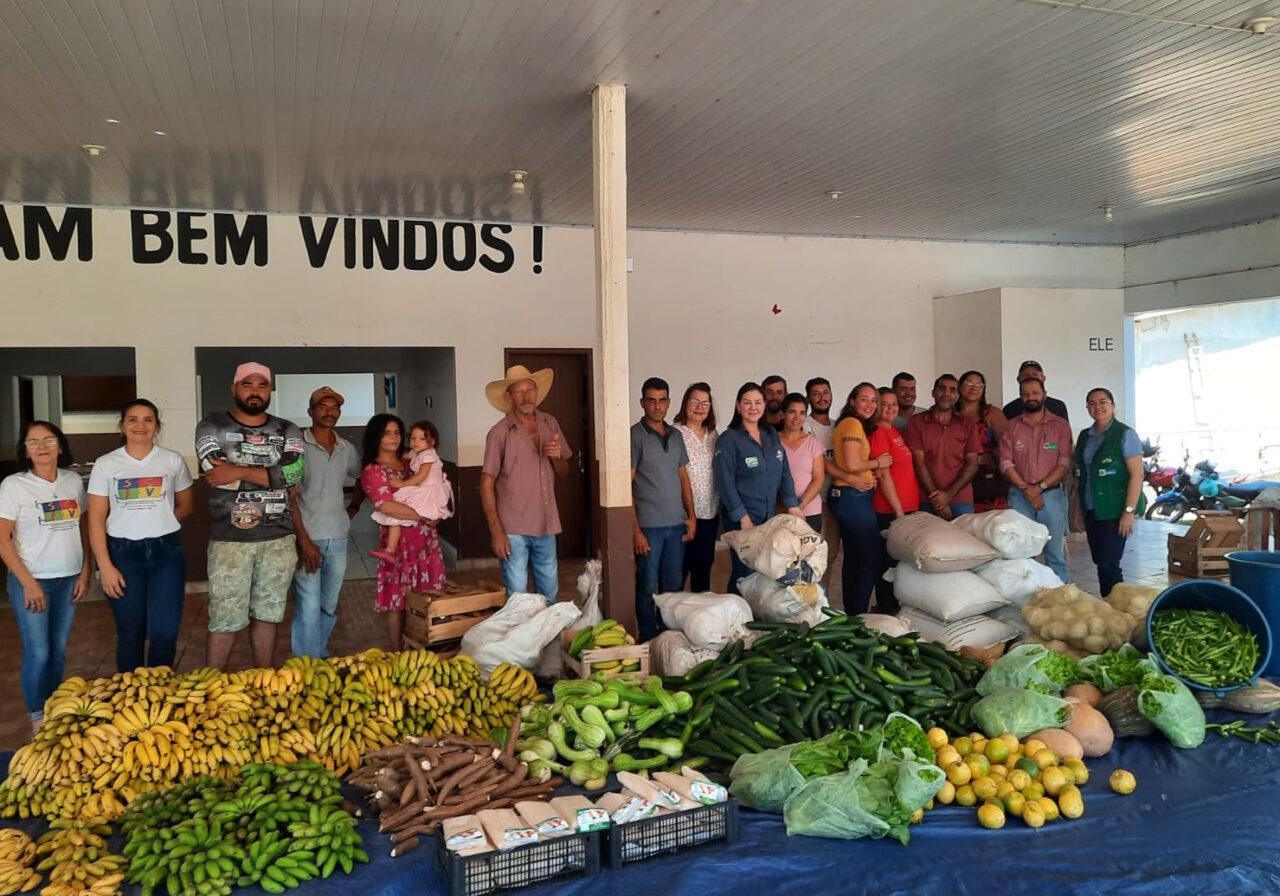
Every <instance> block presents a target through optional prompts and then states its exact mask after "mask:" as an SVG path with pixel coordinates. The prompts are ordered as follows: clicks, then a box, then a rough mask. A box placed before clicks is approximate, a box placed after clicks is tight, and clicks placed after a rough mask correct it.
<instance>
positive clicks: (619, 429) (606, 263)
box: [591, 84, 636, 632]
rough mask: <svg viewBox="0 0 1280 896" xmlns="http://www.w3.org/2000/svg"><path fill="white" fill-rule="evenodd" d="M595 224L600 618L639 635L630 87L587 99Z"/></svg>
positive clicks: (606, 88)
mask: <svg viewBox="0 0 1280 896" xmlns="http://www.w3.org/2000/svg"><path fill="white" fill-rule="evenodd" d="M591 157H592V195H593V206H594V213H593V224H594V227H595V256H596V302H597V304H598V306H599V318H600V351H599V353H598V354H597V355H596V361H595V363H596V370H595V374H596V376H595V381H596V442H597V445H598V446H599V459H600V509H601V514H600V518H601V520H602V521H603V529H604V531H603V532H602V533H601V534H602V541H601V548H602V549H601V559H602V560H603V562H604V599H605V613H606V614H607V615H609V616H610V617H612V618H614V619H617V620H618V621H619V622H621V623H622V624H623V625H625V626H626V627H627V628H628V629H629V630H630V631H632V632H635V630H636V618H635V554H634V552H633V550H632V537H631V536H632V523H631V443H630V435H629V427H630V420H629V418H628V410H629V407H630V404H629V402H628V394H627V393H628V390H629V389H630V371H629V367H630V363H629V357H630V356H629V351H630V349H629V346H628V338H627V327H628V321H627V88H626V85H624V84H597V85H596V87H595V90H593V91H592V94H591Z"/></svg>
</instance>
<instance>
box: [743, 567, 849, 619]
mask: <svg viewBox="0 0 1280 896" xmlns="http://www.w3.org/2000/svg"><path fill="white" fill-rule="evenodd" d="M738 590H739V591H740V592H741V593H742V599H743V600H745V601H746V602H747V604H748V605H749V606H750V607H751V615H752V616H754V617H755V618H756V619H761V620H764V621H766V622H808V623H809V624H810V625H817V624H818V623H820V622H821V621H822V620H823V619H824V618H825V617H824V616H823V615H822V607H825V606H827V605H828V604H827V595H826V592H825V591H823V589H822V585H820V584H819V583H817V582H814V583H813V584H811V585H780V584H778V583H777V582H775V581H774V580H773V579H771V578H769V577H768V576H766V575H765V574H764V573H762V572H756V573H752V574H751V575H749V576H746V577H744V578H741V579H739V580H738Z"/></svg>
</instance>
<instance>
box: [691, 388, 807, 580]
mask: <svg viewBox="0 0 1280 896" xmlns="http://www.w3.org/2000/svg"><path fill="white" fill-rule="evenodd" d="M763 417H764V390H763V389H761V388H760V386H759V385H757V384H756V383H743V385H742V388H740V389H739V390H738V398H737V400H736V402H735V403H734V410H733V420H732V421H731V422H730V423H729V428H728V429H726V430H725V431H724V433H723V434H721V436H720V438H719V439H718V440H717V441H716V456H715V459H714V460H713V461H712V464H711V468H712V472H713V474H714V476H715V483H716V493H717V494H718V495H719V496H720V509H721V516H722V518H723V519H724V531H726V532H733V531H735V530H737V529H750V528H751V527H752V526H758V525H760V524H761V523H763V522H764V521H765V520H767V519H768V518H769V517H771V516H773V512H774V508H776V507H777V506H778V505H779V504H781V505H782V506H783V507H785V508H786V509H787V512H788V513H792V514H795V515H796V516H799V517H801V518H803V517H804V513H803V512H802V511H801V510H800V500H799V499H798V498H797V497H796V487H795V483H794V482H793V481H792V479H791V468H790V467H789V466H788V465H787V455H786V452H785V451H783V449H782V440H781V439H780V438H779V437H778V433H777V432H776V431H775V430H774V428H773V427H772V426H770V425H769V424H768V423H765V422H764V421H763V419H762V418H763ZM729 560H730V563H731V567H730V572H729V588H728V593H729V594H737V593H738V579H740V578H742V577H743V576H749V575H751V573H752V572H753V570H752V569H751V568H750V567H749V566H747V564H745V563H743V562H742V560H741V559H739V557H738V553H737V551H734V550H730V551H729Z"/></svg>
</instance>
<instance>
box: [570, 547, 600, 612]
mask: <svg viewBox="0 0 1280 896" xmlns="http://www.w3.org/2000/svg"><path fill="white" fill-rule="evenodd" d="M603 582H604V565H603V564H602V563H601V562H600V561H599V560H588V561H587V568H586V569H584V570H583V571H582V575H580V576H578V597H577V599H576V600H574V602H573V603H574V605H575V606H576V607H577V608H578V609H579V610H581V611H582V615H581V616H579V617H578V623H577V625H576V626H575V628H587V627H588V626H591V625H595V624H596V623H599V622H604V612H603V611H602V610H601V608H600V586H601V584H602V583H603Z"/></svg>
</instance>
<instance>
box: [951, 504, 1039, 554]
mask: <svg viewBox="0 0 1280 896" xmlns="http://www.w3.org/2000/svg"><path fill="white" fill-rule="evenodd" d="M955 524H956V525H957V526H959V527H960V528H961V529H964V530H965V531H966V532H968V533H969V534H971V535H973V536H975V537H977V538H981V539H982V540H983V541H985V542H986V543H987V544H989V545H991V547H992V548H994V549H995V550H996V552H997V553H999V554H1000V556H1001V557H1003V558H1004V559H1006V560H1027V559H1029V558H1031V557H1039V556H1040V552H1041V551H1043V550H1044V546H1045V545H1046V544H1048V543H1049V527H1048V526H1046V525H1044V524H1043V523H1037V522H1036V521H1035V520H1033V519H1031V518H1030V517H1027V516H1023V515H1022V514H1020V513H1018V511H1016V510H988V511H987V512H986V513H966V514H964V515H962V516H958V517H956V519H955Z"/></svg>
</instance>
